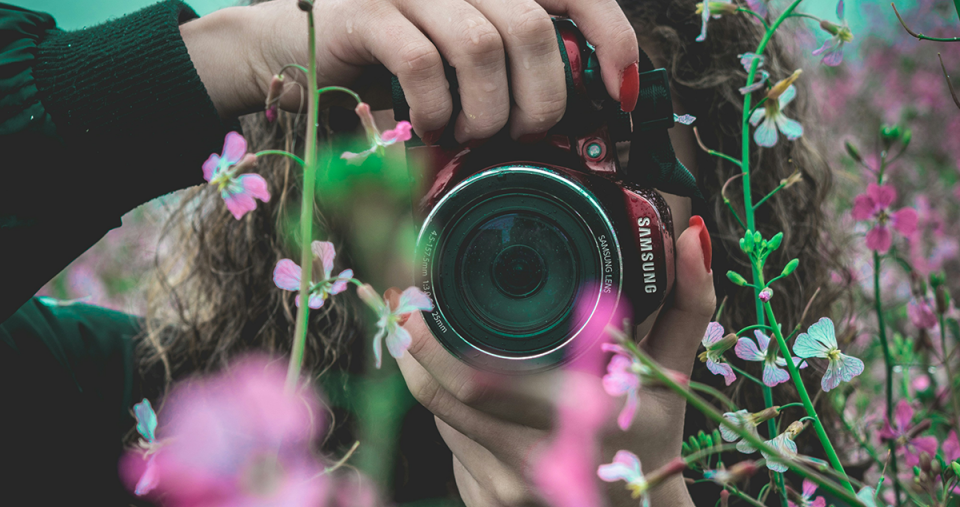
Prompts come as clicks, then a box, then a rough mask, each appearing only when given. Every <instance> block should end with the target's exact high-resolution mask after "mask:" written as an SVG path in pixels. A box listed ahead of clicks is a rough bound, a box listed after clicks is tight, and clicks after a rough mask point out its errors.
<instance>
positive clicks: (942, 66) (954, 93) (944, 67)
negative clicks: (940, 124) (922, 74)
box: [937, 53, 960, 108]
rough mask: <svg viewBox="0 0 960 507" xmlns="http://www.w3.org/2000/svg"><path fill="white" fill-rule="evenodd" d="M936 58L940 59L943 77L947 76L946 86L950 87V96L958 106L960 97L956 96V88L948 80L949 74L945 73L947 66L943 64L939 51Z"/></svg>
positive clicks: (959, 106) (959, 105)
mask: <svg viewBox="0 0 960 507" xmlns="http://www.w3.org/2000/svg"><path fill="white" fill-rule="evenodd" d="M937 58H939V59H940V68H941V69H943V77H945V78H947V88H950V96H951V97H953V103H954V104H956V105H957V107H958V108H960V97H957V90H955V89H954V88H953V83H952V82H951V81H950V74H947V67H946V66H945V65H944V64H943V57H942V56H940V53H937Z"/></svg>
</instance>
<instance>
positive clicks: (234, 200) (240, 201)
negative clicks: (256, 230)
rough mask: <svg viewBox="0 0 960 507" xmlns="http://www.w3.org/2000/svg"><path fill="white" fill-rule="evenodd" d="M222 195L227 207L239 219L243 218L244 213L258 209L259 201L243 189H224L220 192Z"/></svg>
mask: <svg viewBox="0 0 960 507" xmlns="http://www.w3.org/2000/svg"><path fill="white" fill-rule="evenodd" d="M220 196H221V197H223V201H224V202H225V203H226V205H227V209H228V210H229V211H230V213H232V214H233V217H234V218H236V219H237V220H240V219H241V218H243V215H246V214H247V212H248V211H253V210H255V209H257V201H255V200H254V199H253V196H251V195H249V194H247V193H246V192H244V191H243V190H240V191H236V192H235V191H234V189H230V190H223V191H222V192H220Z"/></svg>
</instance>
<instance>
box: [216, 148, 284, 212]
mask: <svg viewBox="0 0 960 507" xmlns="http://www.w3.org/2000/svg"><path fill="white" fill-rule="evenodd" d="M256 163H257V156H256V155H254V154H253V153H247V141H246V140H245V139H244V138H243V136H241V135H240V134H238V133H237V132H230V133H228V134H227V137H226V139H224V142H223V154H222V155H217V154H216V153H212V154H210V158H208V159H207V161H206V162H204V163H203V179H205V180H207V181H208V182H210V184H211V185H215V186H216V187H217V190H219V191H220V196H221V197H223V200H224V202H226V203H227V209H228V210H230V213H232V214H233V216H234V217H235V218H236V219H237V220H240V219H241V218H243V215H245V214H246V213H247V212H248V211H253V210H255V209H257V201H255V200H254V198H256V199H260V200H261V201H263V202H269V201H270V192H269V191H268V190H267V180H265V179H263V176H260V175H259V174H241V175H240V176H237V172H239V171H240V170H241V169H248V168H250V167H252V166H254V165H256Z"/></svg>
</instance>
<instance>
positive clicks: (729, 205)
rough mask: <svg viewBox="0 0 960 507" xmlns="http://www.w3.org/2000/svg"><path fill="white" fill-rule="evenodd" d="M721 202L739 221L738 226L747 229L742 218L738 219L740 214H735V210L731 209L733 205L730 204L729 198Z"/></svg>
mask: <svg viewBox="0 0 960 507" xmlns="http://www.w3.org/2000/svg"><path fill="white" fill-rule="evenodd" d="M723 203H724V204H726V205H727V208H728V209H729V210H730V214H731V215H733V218H736V219H737V222H739V223H740V227H743V230H747V226H746V224H744V223H743V220H740V215H738V214H737V210H735V209H733V205H732V204H730V200H729V199H724V200H723Z"/></svg>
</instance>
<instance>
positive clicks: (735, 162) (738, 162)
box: [693, 127, 740, 167]
mask: <svg viewBox="0 0 960 507" xmlns="http://www.w3.org/2000/svg"><path fill="white" fill-rule="evenodd" d="M693 135H694V137H696V138H697V144H698V145H700V149H701V150H703V151H705V152H707V153H709V154H711V155H713V156H714V157H720V158H722V159H724V160H726V161H728V162H732V163H733V164H734V165H736V166H737V167H740V161H739V160H737V159H735V158H733V157H731V156H730V155H727V154H726V153H720V152H719V151H714V150H711V149H710V148H707V147H706V145H704V144H703V141H701V140H700V133H699V132H697V127H693Z"/></svg>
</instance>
